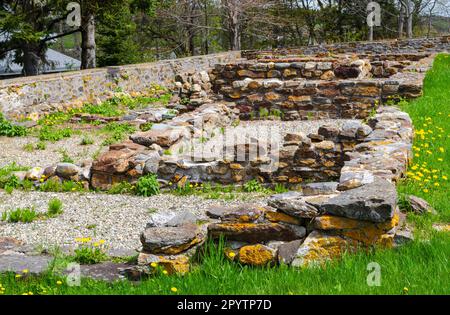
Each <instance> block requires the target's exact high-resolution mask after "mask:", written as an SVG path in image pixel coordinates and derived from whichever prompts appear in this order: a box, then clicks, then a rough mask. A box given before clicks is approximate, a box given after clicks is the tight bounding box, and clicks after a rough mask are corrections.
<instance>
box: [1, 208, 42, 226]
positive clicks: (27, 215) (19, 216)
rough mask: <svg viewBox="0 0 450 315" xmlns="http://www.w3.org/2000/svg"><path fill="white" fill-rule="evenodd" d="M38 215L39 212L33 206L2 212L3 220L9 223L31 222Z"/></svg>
mask: <svg viewBox="0 0 450 315" xmlns="http://www.w3.org/2000/svg"><path fill="white" fill-rule="evenodd" d="M37 217H38V214H37V212H36V211H35V210H34V209H33V208H17V209H15V210H10V211H7V212H4V213H3V214H2V221H7V222H9V223H18V222H22V223H30V222H33V221H34V220H36V219H37Z"/></svg>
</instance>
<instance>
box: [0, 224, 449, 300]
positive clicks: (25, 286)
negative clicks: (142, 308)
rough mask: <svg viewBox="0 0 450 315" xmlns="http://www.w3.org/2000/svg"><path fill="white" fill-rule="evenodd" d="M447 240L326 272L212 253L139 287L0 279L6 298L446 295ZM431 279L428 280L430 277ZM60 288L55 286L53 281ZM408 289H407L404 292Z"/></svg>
mask: <svg viewBox="0 0 450 315" xmlns="http://www.w3.org/2000/svg"><path fill="white" fill-rule="evenodd" d="M449 241H450V236H449V235H448V234H444V233H437V232H436V233H435V235H434V236H433V237H432V239H431V240H430V241H429V242H414V243H411V244H409V245H406V246H404V247H402V248H399V249H397V250H378V251H376V252H373V253H369V254H365V253H359V254H355V255H351V256H345V257H344V258H343V259H342V260H340V261H335V262H333V263H330V264H328V265H326V266H325V267H324V268H321V269H317V268H312V269H293V268H289V267H285V266H281V267H275V268H273V267H272V268H270V267H266V268H250V267H245V266H241V265H239V264H236V263H232V262H229V261H227V259H226V258H224V256H223V255H222V254H220V251H210V253H209V255H208V256H207V257H205V259H204V260H203V263H202V264H201V265H199V266H196V267H194V268H193V270H192V271H191V273H189V274H187V275H185V276H166V275H163V274H162V273H160V274H159V275H157V276H155V277H152V278H150V279H148V280H144V281H142V282H141V283H139V284H135V283H131V282H117V283H114V284H109V283H105V282H99V281H93V280H89V279H83V280H82V282H81V286H79V287H70V286H67V285H66V284H65V281H64V279H63V278H62V277H58V276H55V275H44V276H42V277H39V278H33V277H20V278H15V275H14V274H5V275H1V276H0V283H2V285H3V287H5V288H6V290H5V294H22V293H24V292H30V291H31V292H33V294H39V293H40V292H42V291H43V290H45V291H46V294H87V295H90V294H174V293H173V292H171V288H172V287H175V288H177V293H176V294H207V295H208V294H404V293H406V291H407V293H408V294H448V290H449V285H448V283H449V280H450V279H449V273H448V271H449V270H448V260H449V251H448V243H449ZM371 262H377V263H378V264H379V265H380V267H381V283H380V284H381V285H380V286H368V285H367V277H368V275H369V271H367V266H368V264H369V263H371ZM430 275H432V276H430ZM58 281H61V282H62V284H61V285H58V284H57V282H58ZM405 288H406V290H405Z"/></svg>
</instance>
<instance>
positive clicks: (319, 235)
mask: <svg viewBox="0 0 450 315" xmlns="http://www.w3.org/2000/svg"><path fill="white" fill-rule="evenodd" d="M357 247H358V243H357V242H356V241H351V240H349V239H346V238H344V237H342V236H338V235H332V234H327V233H326V232H320V231H313V232H311V233H310V234H309V235H308V237H307V238H306V239H305V241H304V242H303V244H302V245H301V246H300V247H299V249H298V250H297V254H296V257H295V259H294V260H293V261H292V264H291V265H292V266H294V267H306V266H311V265H316V264H320V263H323V262H324V261H326V260H331V259H335V258H339V257H340V256H341V255H342V254H343V253H344V252H345V251H354V250H355V249H356V248H357Z"/></svg>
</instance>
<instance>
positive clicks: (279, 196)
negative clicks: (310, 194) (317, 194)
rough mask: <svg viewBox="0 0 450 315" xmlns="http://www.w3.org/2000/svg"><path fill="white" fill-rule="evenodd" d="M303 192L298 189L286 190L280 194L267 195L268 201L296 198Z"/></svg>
mask: <svg viewBox="0 0 450 315" xmlns="http://www.w3.org/2000/svg"><path fill="white" fill-rule="evenodd" d="M302 196H303V194H302V193H301V192H298V191H288V192H285V193H281V194H276V195H272V196H270V197H269V201H276V200H285V199H298V198H301V197H302Z"/></svg>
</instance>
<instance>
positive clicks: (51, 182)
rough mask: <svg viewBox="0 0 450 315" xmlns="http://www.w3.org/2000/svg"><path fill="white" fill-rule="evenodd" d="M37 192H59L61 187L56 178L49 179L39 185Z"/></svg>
mask: <svg viewBox="0 0 450 315" xmlns="http://www.w3.org/2000/svg"><path fill="white" fill-rule="evenodd" d="M39 190H40V191H44V192H60V191H61V190H62V185H61V183H60V181H59V180H58V179H57V178H49V179H48V180H46V181H45V182H43V183H42V184H40V185H39Z"/></svg>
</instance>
